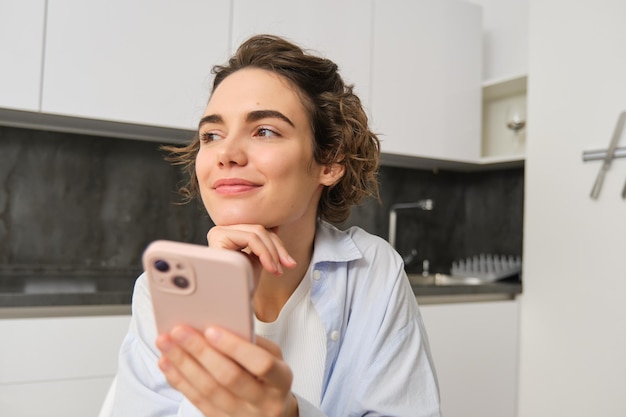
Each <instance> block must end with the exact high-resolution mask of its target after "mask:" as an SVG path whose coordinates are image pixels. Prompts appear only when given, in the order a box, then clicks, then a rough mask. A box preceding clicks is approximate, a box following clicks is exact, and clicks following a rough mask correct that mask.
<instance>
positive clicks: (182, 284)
mask: <svg viewBox="0 0 626 417" xmlns="http://www.w3.org/2000/svg"><path fill="white" fill-rule="evenodd" d="M172 282H173V283H174V285H175V286H177V287H178V288H180V289H181V290H184V289H185V288H187V287H189V280H188V279H187V278H185V277H183V276H180V275H177V276H175V277H174V278H172Z"/></svg>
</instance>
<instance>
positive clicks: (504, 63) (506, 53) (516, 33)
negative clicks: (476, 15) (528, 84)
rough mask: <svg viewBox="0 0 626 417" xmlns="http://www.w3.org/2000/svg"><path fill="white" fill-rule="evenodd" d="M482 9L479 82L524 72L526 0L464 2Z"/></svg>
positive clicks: (520, 74) (491, 80)
mask: <svg viewBox="0 0 626 417" xmlns="http://www.w3.org/2000/svg"><path fill="white" fill-rule="evenodd" d="M468 1H469V2H471V3H474V4H477V5H480V6H482V8H483V81H484V82H485V83H486V84H494V83H497V82H500V81H502V80H509V79H512V78H518V77H521V76H525V75H526V74H527V73H528V0H468Z"/></svg>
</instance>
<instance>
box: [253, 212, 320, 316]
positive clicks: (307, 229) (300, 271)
mask: <svg viewBox="0 0 626 417" xmlns="http://www.w3.org/2000/svg"><path fill="white" fill-rule="evenodd" d="M315 227H316V222H312V223H311V224H307V225H304V226H302V225H300V226H281V228H280V229H279V230H278V237H280V239H281V240H282V241H283V243H284V244H285V247H286V248H287V251H288V252H289V254H290V255H291V257H292V258H293V259H295V261H296V263H297V264H296V266H295V268H283V274H282V275H281V276H276V275H273V274H270V273H268V272H267V271H263V272H262V273H261V277H260V280H259V284H258V286H257V289H256V291H255V293H254V310H255V314H256V316H257V318H258V319H259V320H261V321H264V322H272V321H275V320H276V318H277V317H278V314H279V313H280V311H281V310H282V308H283V306H284V305H285V303H287V300H289V297H291V294H293V292H294V291H295V290H296V288H297V287H298V285H300V282H301V281H302V279H303V278H304V274H306V271H307V269H308V268H309V264H310V263H311V257H312V256H313V241H314V239H315Z"/></svg>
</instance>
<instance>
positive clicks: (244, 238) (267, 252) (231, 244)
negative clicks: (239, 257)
mask: <svg viewBox="0 0 626 417" xmlns="http://www.w3.org/2000/svg"><path fill="white" fill-rule="evenodd" d="M207 239H208V242H209V246H211V247H218V248H223V249H233V250H243V249H247V250H246V253H250V252H251V253H253V254H254V255H255V256H257V258H258V259H259V261H260V262H261V265H263V268H265V269H266V270H267V271H269V272H271V273H273V274H277V275H280V274H282V268H281V266H280V265H281V255H279V249H278V248H281V253H283V257H284V253H286V249H285V248H284V246H283V244H282V242H281V241H280V239H278V238H277V236H276V235H275V234H272V233H271V232H270V231H268V230H267V229H265V228H263V227H262V226H260V225H236V226H216V227H214V228H212V229H211V230H209V233H208V235H207ZM287 256H288V254H287Z"/></svg>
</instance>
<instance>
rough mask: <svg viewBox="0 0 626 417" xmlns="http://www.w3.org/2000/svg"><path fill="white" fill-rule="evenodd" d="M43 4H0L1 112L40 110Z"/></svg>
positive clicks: (26, 0) (32, 0) (14, 0)
mask: <svg viewBox="0 0 626 417" xmlns="http://www.w3.org/2000/svg"><path fill="white" fill-rule="evenodd" d="M44 13H45V0H3V1H2V2H0V62H2V65H0V108H9V109H18V110H30V111H37V110H39V93H40V87H41V62H42V58H43V42H44V38H43V31H44Z"/></svg>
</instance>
